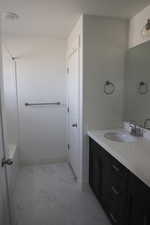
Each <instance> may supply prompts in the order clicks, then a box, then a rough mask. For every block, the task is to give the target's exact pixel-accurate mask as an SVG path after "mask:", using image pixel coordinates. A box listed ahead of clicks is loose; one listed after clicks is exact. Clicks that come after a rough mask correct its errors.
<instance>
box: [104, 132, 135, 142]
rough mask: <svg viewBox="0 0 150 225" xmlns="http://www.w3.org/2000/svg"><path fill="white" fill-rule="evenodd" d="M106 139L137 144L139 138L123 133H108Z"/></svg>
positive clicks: (105, 135)
mask: <svg viewBox="0 0 150 225" xmlns="http://www.w3.org/2000/svg"><path fill="white" fill-rule="evenodd" d="M104 137H105V138H107V139H109V140H111V141H116V142H136V141H137V139H138V138H137V137H134V136H132V135H131V134H129V133H127V132H123V131H115V132H107V133H105V134H104Z"/></svg>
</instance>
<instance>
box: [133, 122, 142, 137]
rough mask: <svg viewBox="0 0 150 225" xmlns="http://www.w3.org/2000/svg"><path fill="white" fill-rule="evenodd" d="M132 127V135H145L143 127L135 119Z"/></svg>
mask: <svg viewBox="0 0 150 225" xmlns="http://www.w3.org/2000/svg"><path fill="white" fill-rule="evenodd" d="M130 128H131V131H130V134H131V135H134V136H137V137H142V136H143V128H142V127H140V126H138V125H137V124H136V122H135V121H132V122H130Z"/></svg>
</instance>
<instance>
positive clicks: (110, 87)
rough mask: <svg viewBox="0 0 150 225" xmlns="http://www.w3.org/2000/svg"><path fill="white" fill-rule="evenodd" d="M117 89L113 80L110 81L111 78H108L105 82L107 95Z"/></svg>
mask: <svg viewBox="0 0 150 225" xmlns="http://www.w3.org/2000/svg"><path fill="white" fill-rule="evenodd" d="M115 89H116V87H115V85H114V84H113V83H112V82H110V81H109V80H107V81H106V82H105V84H104V93H105V94H106V95H112V94H113V93H114V91H115Z"/></svg>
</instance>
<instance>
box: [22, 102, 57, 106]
mask: <svg viewBox="0 0 150 225" xmlns="http://www.w3.org/2000/svg"><path fill="white" fill-rule="evenodd" d="M36 105H37V106H38V105H61V103H60V102H43V103H28V102H26V103H25V106H36Z"/></svg>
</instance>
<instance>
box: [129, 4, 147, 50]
mask: <svg viewBox="0 0 150 225" xmlns="http://www.w3.org/2000/svg"><path fill="white" fill-rule="evenodd" d="M149 18H150V6H148V7H146V8H145V9H143V10H142V11H141V12H139V13H138V14H137V15H136V16H134V17H133V18H131V20H130V29H129V48H131V47H134V46H136V45H139V44H141V43H143V42H145V41H148V40H150V38H143V37H142V35H141V31H142V28H143V26H144V25H145V24H146V22H147V19H149Z"/></svg>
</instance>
